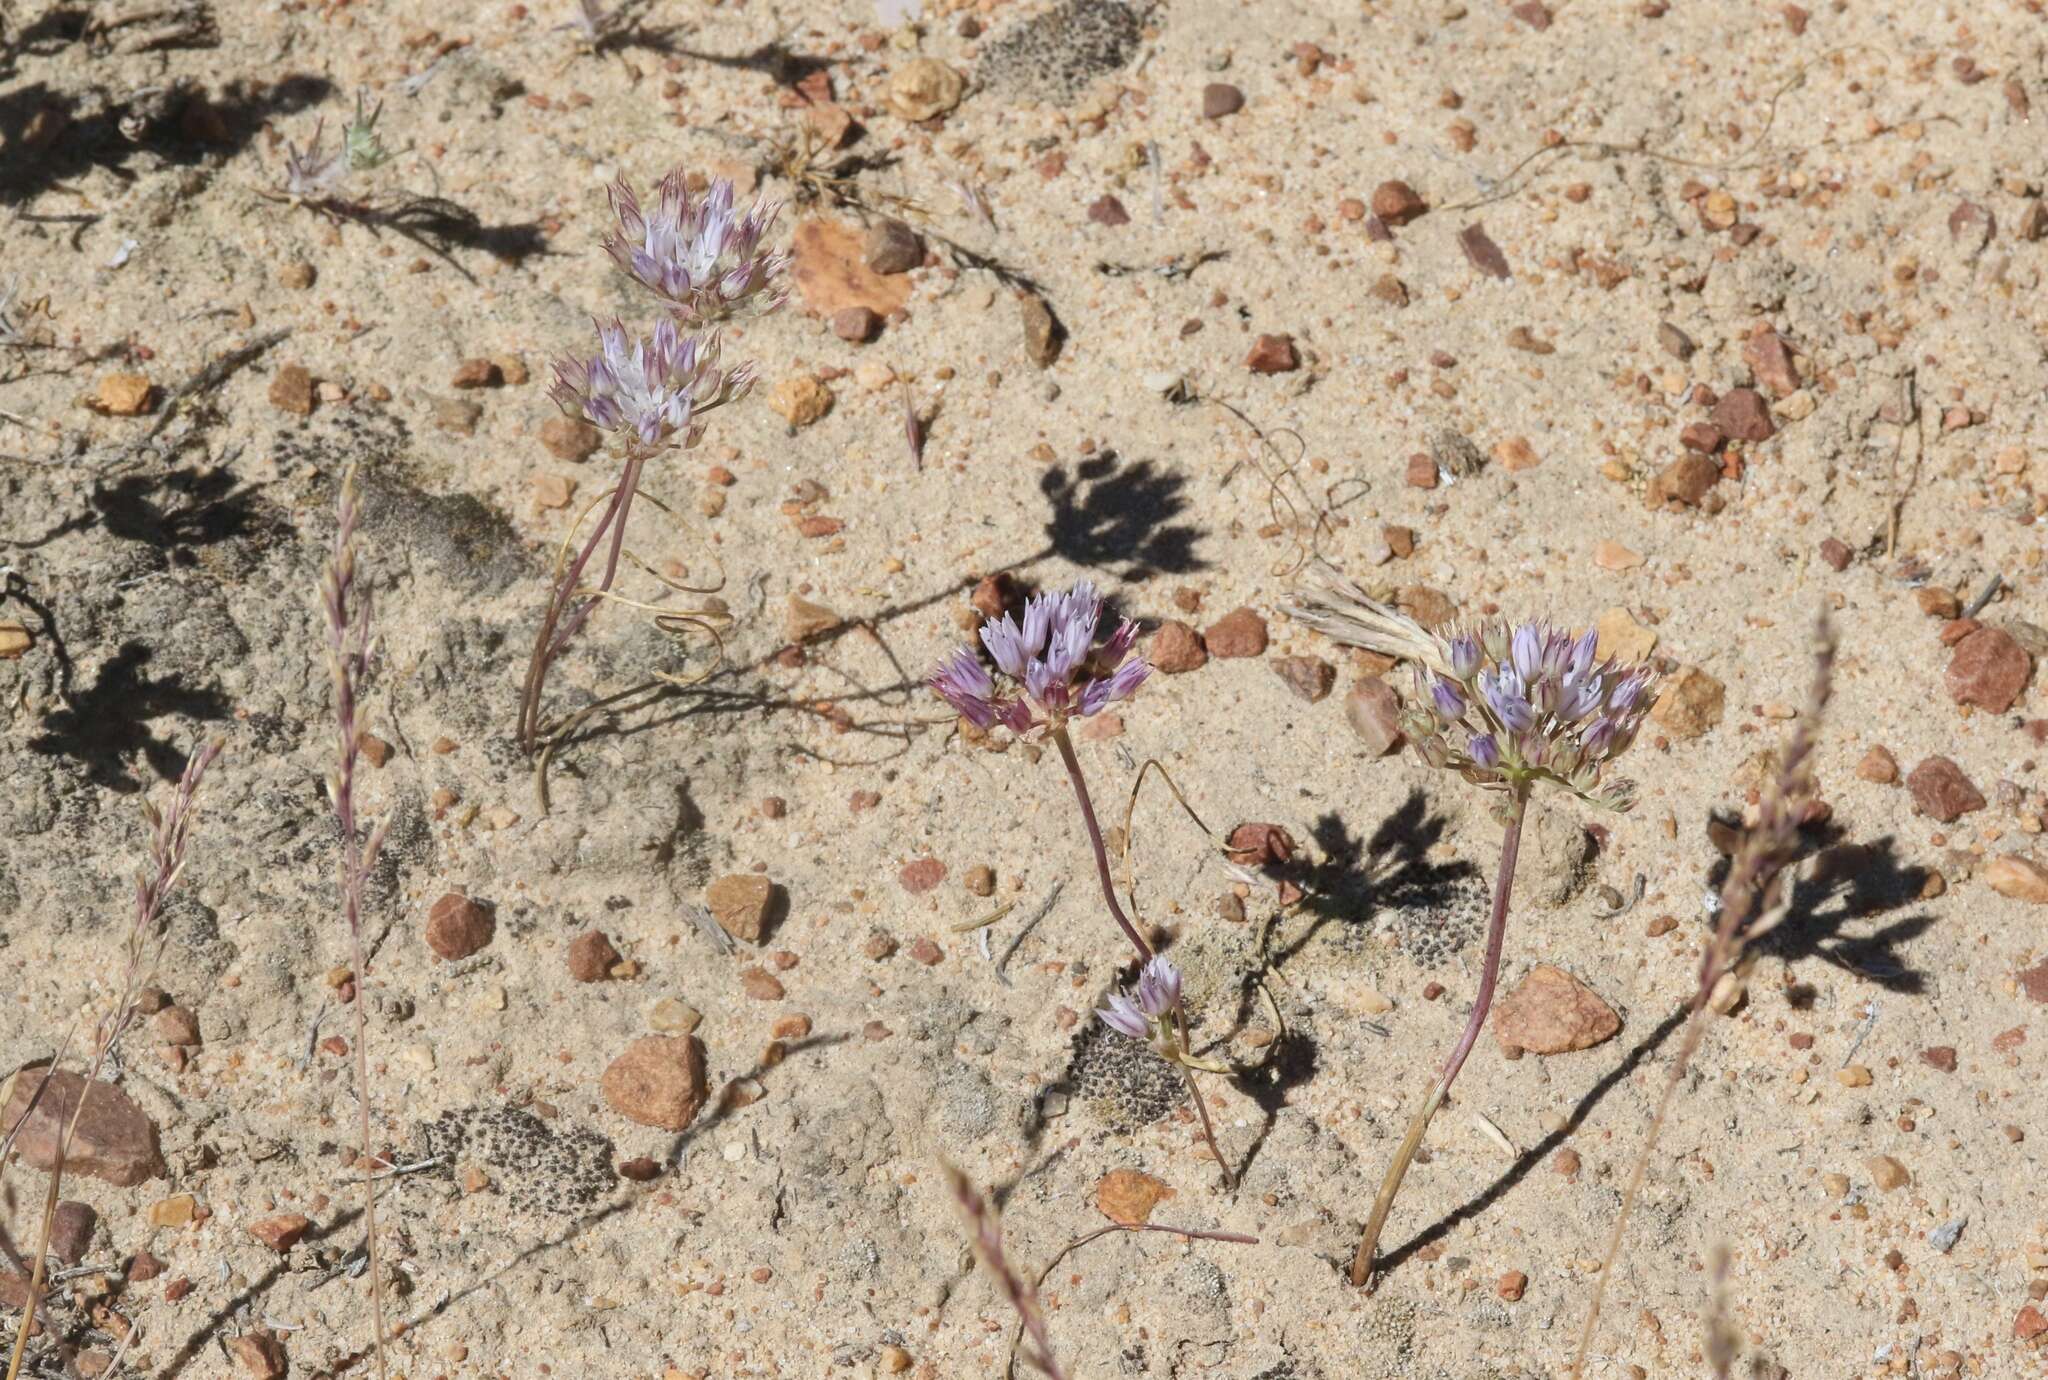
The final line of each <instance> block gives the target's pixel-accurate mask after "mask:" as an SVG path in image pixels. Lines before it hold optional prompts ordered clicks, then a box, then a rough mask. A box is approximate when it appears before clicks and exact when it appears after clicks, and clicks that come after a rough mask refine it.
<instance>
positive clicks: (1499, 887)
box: [1351, 784, 1529, 1285]
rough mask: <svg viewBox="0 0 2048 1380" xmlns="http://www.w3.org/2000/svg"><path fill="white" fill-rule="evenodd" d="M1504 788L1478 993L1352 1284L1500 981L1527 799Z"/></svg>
mask: <svg viewBox="0 0 2048 1380" xmlns="http://www.w3.org/2000/svg"><path fill="white" fill-rule="evenodd" d="M1509 789H1510V791H1511V794H1510V795H1509V797H1508V828H1507V835H1506V837H1504V838H1503V839H1502V840H1501V845H1500V875H1499V876H1498V877H1496V878H1495V879H1494V886H1493V916H1492V919H1491V920H1490V921H1489V922H1488V924H1487V927H1486V963H1485V968H1484V970H1483V971H1482V972H1481V973H1480V976H1479V995H1478V996H1477V997H1476V998H1474V1000H1473V1002H1472V1015H1471V1016H1470V1017H1469V1018H1468V1019H1467V1020H1466V1022H1465V1031H1464V1033H1463V1034H1462V1035H1460V1036H1459V1037H1458V1043H1457V1044H1456V1045H1454V1046H1453V1047H1452V1048H1451V1057H1450V1058H1448V1059H1446V1060H1445V1061H1444V1067H1443V1072H1441V1073H1439V1074H1438V1075H1437V1079H1436V1084H1435V1086H1433V1087H1432V1088H1431V1089H1430V1090H1429V1096H1428V1097H1427V1098H1425V1099H1423V1103H1422V1106H1421V1107H1419V1108H1418V1109H1417V1110H1416V1113H1415V1116H1414V1118H1413V1119H1411V1120H1410V1121H1409V1123H1408V1134H1407V1135H1405V1136H1403V1137H1402V1138H1401V1146H1400V1148H1399V1149H1398V1150H1396V1151H1395V1152H1394V1162H1393V1163H1392V1164H1390V1165H1388V1166H1387V1174H1386V1178H1385V1179H1383V1180H1382V1181H1381V1182H1380V1191H1379V1195H1378V1196H1377V1197H1375V1198H1374V1199H1373V1203H1372V1216H1371V1217H1369V1218H1367V1219H1366V1223H1365V1232H1364V1234H1363V1235H1362V1236H1360V1237H1359V1239H1358V1253H1357V1254H1356V1255H1354V1256H1352V1258H1351V1282H1352V1283H1353V1284H1354V1285H1363V1284H1365V1282H1366V1281H1367V1280H1369V1279H1371V1278H1372V1265H1373V1254H1374V1252H1375V1251H1376V1250H1377V1249H1378V1247H1379V1241H1380V1232H1381V1231H1382V1230H1384V1229H1385V1227H1386V1225H1387V1214H1388V1213H1389V1212H1391V1211H1392V1210H1393V1207H1394V1198H1395V1196H1396V1195H1397V1194H1399V1193H1400V1191H1401V1180H1402V1179H1404V1178H1406V1177H1407V1175H1408V1166H1409V1165H1410V1164H1412V1163H1413V1162H1414V1160H1415V1152H1416V1151H1417V1150H1419V1149H1421V1148H1422V1134H1423V1132H1425V1131H1427V1130H1428V1129H1429V1123H1430V1119H1431V1118H1432V1117H1434V1116H1435V1115H1436V1113H1437V1109H1438V1108H1440V1107H1442V1106H1443V1104H1444V1099H1445V1098H1446V1097H1448V1096H1449V1095H1450V1091H1451V1082H1452V1080H1453V1079H1455V1078H1457V1076H1458V1070H1460V1069H1462V1068H1464V1067H1465V1057H1466V1056H1467V1055H1469V1054H1470V1053H1471V1052H1472V1046H1473V1045H1474V1044H1476V1043H1478V1040H1479V1032H1480V1031H1481V1030H1483V1029H1485V1028H1486V1013H1487V1012H1488V1011H1489V1010H1490V1009H1492V1006H1493V992H1494V988H1495V987H1496V986H1497V985H1498V984H1499V982H1500V955H1501V947H1502V941H1503V940H1505V939H1506V937H1507V928H1508V893H1509V892H1510V891H1511V890H1512V889H1513V887H1514V884H1515V860H1516V857H1517V856H1518V855H1519V853H1520V851H1521V846H1522V816H1523V814H1524V813H1525V810H1526V807H1527V805H1528V799H1529V788H1528V787H1527V786H1526V785H1522V784H1516V785H1513V786H1511V787H1510V788H1509Z"/></svg>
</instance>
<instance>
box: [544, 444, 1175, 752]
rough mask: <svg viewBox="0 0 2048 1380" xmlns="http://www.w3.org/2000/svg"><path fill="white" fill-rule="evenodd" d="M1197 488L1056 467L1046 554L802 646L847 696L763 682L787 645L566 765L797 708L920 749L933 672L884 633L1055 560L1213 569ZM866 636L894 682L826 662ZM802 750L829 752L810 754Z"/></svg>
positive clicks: (1141, 466) (627, 720) (1117, 464)
mask: <svg viewBox="0 0 2048 1380" xmlns="http://www.w3.org/2000/svg"><path fill="white" fill-rule="evenodd" d="M1186 487H1187V479H1186V477H1185V476H1183V475H1181V474H1180V473H1178V472H1176V471H1174V470H1170V469H1167V468H1165V467H1164V466H1161V465H1158V464H1155V463H1154V462H1152V461H1149V460H1141V461H1133V462H1125V461H1122V460H1120V459H1119V458H1118V457H1117V456H1115V455H1114V454H1106V455H1101V456H1096V457H1094V458H1092V459H1090V460H1088V461H1086V462H1084V463H1082V464H1081V465H1079V466H1077V467H1076V468H1075V469H1074V470H1073V471H1072V472H1071V473H1070V472H1069V471H1067V470H1066V469H1065V468H1063V467H1058V466H1056V467H1054V468H1053V469H1050V470H1048V471H1046V473H1045V475H1044V476H1043V477H1042V478H1041V480H1040V482H1039V489H1040V491H1041V492H1042V493H1043V494H1044V495H1045V496H1046V498H1047V500H1048V503H1049V505H1050V508H1051V511H1050V513H1049V514H1048V515H1047V518H1046V522H1045V536H1046V541H1045V544H1044V545H1043V546H1042V547H1040V548H1039V549H1038V550H1036V551H1033V552H1031V553H1030V554H1028V555H1025V556H1021V557H1018V558H1016V559H1014V560H1012V561H1009V562H1007V563H1006V564H1004V565H1002V566H1000V567H998V568H996V569H993V570H990V571H988V572H986V576H967V577H963V578H962V579H959V580H956V581H953V582H951V583H949V584H946V585H943V586H941V587H940V588H938V589H937V590H935V591H934V592H933V593H930V594H927V595H925V596H923V597H921V598H917V599H911V600H908V601H905V602H901V603H897V604H892V605H889V606H888V607H886V608H883V609H879V610H877V611H876V612H874V613H871V614H868V615H866V616H864V617H861V618H857V619H848V620H846V621H845V622H843V623H841V624H840V625H839V626H837V627H835V628H832V629H830V630H828V631H826V632H824V633H821V634H819V635H818V636H816V637H814V638H812V639H811V640H809V641H808V642H806V643H804V644H803V647H802V648H801V649H800V650H801V651H802V652H803V654H804V657H805V661H804V662H803V663H800V664H805V665H810V666H812V667H814V668H815V669H817V670H819V671H822V672H823V673H825V674H828V675H831V676H834V677H837V678H839V679H840V680H842V681H843V682H844V683H845V684H844V689H843V690H841V691H840V692H837V693H834V694H832V695H831V696H829V701H828V699H827V697H825V696H803V697H800V696H795V695H790V694H788V693H785V692H783V691H781V690H780V689H778V688H776V687H774V686H772V685H769V684H765V683H763V680H762V676H763V673H765V672H767V671H769V670H770V668H771V667H773V666H776V665H777V664H780V663H781V662H783V661H784V659H785V658H786V657H787V654H788V652H789V649H788V648H786V647H783V648H777V649H776V650H775V651H774V652H771V653H768V654H766V655H763V656H761V657H758V658H756V659H755V660H753V661H751V662H748V663H746V664H744V665H739V666H734V667H731V668H729V669H727V670H724V671H720V672H719V673H717V674H716V675H714V676H713V677H712V678H711V679H709V680H708V681H706V682H705V683H704V684H702V685H696V686H689V687H680V686H674V685H669V684H666V683H662V682H656V683H654V684H652V685H648V686H644V687H641V688H640V689H639V690H636V691H630V692H627V693H626V694H625V695H622V696H621V697H620V698H619V699H618V700H617V702H616V703H615V704H614V705H612V706H611V707H610V708H609V711H608V712H607V713H605V714H602V715H593V716H592V717H591V718H590V720H589V721H588V722H587V723H586V724H585V725H583V726H582V727H580V728H578V729H576V730H575V731H574V732H572V733H570V734H569V735H567V736H566V737H565V738H564V739H563V740H562V741H561V742H560V743H559V744H558V760H557V763H556V766H555V768H554V769H555V770H557V771H560V772H562V773H564V774H565V775H570V776H574V775H575V774H576V767H575V765H574V762H573V759H568V760H563V759H561V758H560V757H559V754H560V753H562V752H566V751H567V750H568V749H570V748H572V747H575V746H577V745H580V744H584V743H589V742H592V741H596V740H599V739H604V738H611V737H629V736H632V735H635V734H639V733H646V732H652V731H656V730H659V729H663V728H667V727H670V726H673V725H675V724H677V723H681V722H685V721H687V720H691V719H697V718H702V717H707V716H719V715H739V714H778V713H796V714H803V715H807V716H810V717H815V718H821V719H823V720H824V721H825V722H827V723H829V724H830V725H831V726H832V727H833V728H834V730H835V731H838V732H852V733H859V734H864V735H869V736H878V737H881V738H885V739H888V740H890V741H891V742H892V743H893V744H894V746H892V747H891V749H890V750H889V752H888V753H887V754H886V756H887V757H893V756H896V755H899V754H900V753H901V752H903V751H906V750H907V749H908V745H909V740H910V737H911V735H912V734H913V732H915V731H916V730H917V729H918V728H920V727H923V726H926V725H928V724H929V723H933V722H937V721H938V717H939V716H938V715H937V714H936V712H935V713H934V714H933V715H930V716H914V710H915V709H916V707H917V696H918V692H919V691H920V690H921V688H922V687H923V684H924V680H923V670H924V668H923V667H921V666H920V667H916V668H913V667H911V666H908V665H906V664H905V663H904V662H903V660H902V659H901V658H899V657H898V656H897V655H896V653H895V651H894V650H893V649H892V648H891V647H890V645H889V643H888V640H887V639H886V637H885V636H884V634H883V630H884V629H885V628H887V627H888V626H889V625H890V624H892V623H895V622H897V621H898V620H900V619H903V618H906V617H909V616H911V615H913V614H917V613H921V612H923V611H924V610H926V609H929V608H931V607H933V606H934V605H937V604H941V603H944V602H945V601H947V600H949V599H957V598H960V597H961V596H962V595H964V594H967V593H968V592H970V591H971V590H973V589H974V587H975V585H976V584H977V583H978V582H979V580H980V579H982V578H985V577H993V576H1010V577H1016V576H1021V575H1023V574H1025V573H1026V572H1028V571H1030V570H1031V569H1033V568H1034V567H1036V566H1039V565H1042V564H1044V563H1045V562H1047V561H1054V560H1057V561H1062V562H1065V563H1067V564H1070V565H1074V566H1079V567H1081V568H1082V569H1084V570H1107V571H1109V572H1111V573H1112V574H1114V575H1115V576H1116V577H1117V578H1119V579H1123V580H1131V581H1136V580H1143V579H1146V578H1149V577H1150V576H1153V575H1156V574H1189V573H1192V572H1194V571H1197V570H1201V569H1204V568H1206V565H1207V562H1205V561H1204V560H1203V559H1202V558H1201V556H1200V554H1199V552H1198V550H1197V546H1198V543H1199V542H1200V540H1201V538H1202V536H1203V532H1202V529H1201V528H1199V527H1196V526H1193V525H1191V524H1188V523H1183V522H1180V521H1178V519H1179V518H1180V516H1181V514H1183V513H1184V512H1186V511H1187V509H1188V507H1189V505H1190V500H1189V498H1188V496H1187V493H1186ZM855 634H859V635H862V636H864V637H866V638H867V639H869V640H870V641H871V642H873V643H874V645H875V646H877V647H879V648H880V649H881V651H882V654H883V656H884V658H886V660H887V661H888V663H889V668H890V671H891V672H892V673H893V679H890V680H888V681H886V682H885V683H879V684H870V683H867V682H865V681H863V680H861V679H860V678H859V677H857V676H855V675H854V674H853V673H852V672H849V671H846V670H844V669H842V668H840V667H837V666H833V665H829V664H826V663H824V662H821V661H818V660H816V659H815V658H814V656H813V654H814V653H815V652H817V651H818V650H820V649H822V648H824V647H827V646H830V645H832V644H833V643H836V642H838V641H840V640H842V639H844V638H847V637H850V636H853V635H855ZM861 704H872V705H879V706H883V707H884V708H887V709H890V710H894V711H898V712H896V713H894V714H891V715H888V716H886V717H876V718H869V719H861V718H857V717H855V716H853V715H852V714H851V713H850V712H849V711H848V708H847V707H848V706H852V705H861ZM948 721H950V720H948ZM792 751H799V752H803V753H806V754H808V755H812V756H821V754H817V753H814V752H812V751H811V750H810V749H806V748H793V749H792ZM824 760H837V759H824ZM877 760H886V757H885V758H884V759H877ZM867 764H868V765H873V764H874V763H873V762H868V763H867ZM848 765H851V763H848Z"/></svg>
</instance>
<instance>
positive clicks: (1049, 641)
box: [927, 580, 1152, 733]
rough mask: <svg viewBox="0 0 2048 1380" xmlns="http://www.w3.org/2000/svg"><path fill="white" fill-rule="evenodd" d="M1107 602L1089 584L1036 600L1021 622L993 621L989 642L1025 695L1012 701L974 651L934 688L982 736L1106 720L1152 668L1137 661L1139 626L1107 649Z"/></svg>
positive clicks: (1120, 631)
mask: <svg viewBox="0 0 2048 1380" xmlns="http://www.w3.org/2000/svg"><path fill="white" fill-rule="evenodd" d="M1101 621H1102V596H1101V595H1100V594H1098V593H1096V591H1095V586H1094V585H1092V584H1090V583H1089V582H1088V581H1086V580H1083V581H1081V582H1080V583H1079V584H1077V585H1075V586H1074V587H1073V588H1072V589H1069V590H1063V591H1061V592H1059V593H1056V594H1054V593H1048V594H1038V595H1034V596H1032V598H1031V599H1030V600H1028V601H1027V602H1026V603H1025V605H1024V617H1023V620H1022V621H1021V622H1019V621H1018V620H1017V619H1015V618H1012V617H1010V616H1009V615H1007V614H1006V615H1003V616H1001V617H997V618H991V619H989V620H987V621H986V622H985V623H983V624H982V626H981V642H982V645H983V646H984V647H986V648H987V649H988V654H989V657H990V659H991V660H993V661H994V662H995V664H996V669H997V670H998V671H999V672H1001V673H1002V676H1003V678H1004V680H1005V681H1007V682H1009V683H1010V684H1011V685H1012V686H1014V687H1017V688H1020V689H1021V690H1022V692H1023V693H1022V694H1015V693H1009V694H1006V693H1004V691H1003V690H1002V689H1001V688H999V687H998V685H997V683H996V680H995V678H994V677H992V676H991V675H990V674H989V673H988V671H987V669H986V668H985V667H983V666H982V664H981V662H980V660H979V659H978V658H976V656H975V655H974V652H973V650H972V649H971V648H962V649H961V650H960V651H958V652H956V653H954V654H953V656H952V657H951V658H949V659H948V660H947V661H945V662H944V663H942V664H941V665H940V666H939V668H938V670H936V671H934V672H933V673H932V674H931V676H930V678H929V680H928V682H927V683H928V684H929V685H930V686H931V688H932V689H933V691H935V692H936V693H937V694H938V695H939V697H940V698H941V699H943V700H945V701H946V703H948V704H950V705H952V706H953V708H955V709H956V710H958V711H959V712H960V714H961V716H962V717H963V718H965V719H966V720H967V721H968V722H970V723H972V724H973V725H975V727H977V728H987V727H989V726H990V725H991V724H995V723H1001V724H1004V725H1005V726H1007V727H1008V728H1010V729H1011V730H1012V731H1013V732H1017V733H1023V732H1025V731H1027V730H1029V729H1032V728H1036V727H1040V726H1046V725H1059V724H1063V723H1065V722H1066V721H1067V720H1069V719H1076V718H1087V717H1088V716H1090V715H1092V714H1099V713H1101V712H1102V710H1104V709H1106V708H1108V707H1109V706H1110V705H1112V704H1114V703H1116V702H1117V701H1118V700H1125V699H1129V698H1130V697H1131V695H1132V694H1133V693H1135V692H1136V690H1137V688H1138V687H1139V686H1140V685H1142V684H1144V681H1145V677H1146V676H1148V675H1149V674H1151V671H1152V667H1151V665H1150V664H1149V663H1147V662H1146V661H1145V659H1144V658H1143V657H1138V656H1133V655H1132V654H1131V648H1132V646H1133V645H1134V644H1135V643H1136V641H1137V638H1138V625H1137V624H1135V623H1133V622H1131V621H1130V620H1129V619H1125V620H1123V621H1122V622H1121V623H1120V624H1119V625H1118V626H1117V628H1116V631H1114V632H1113V633H1111V634H1110V636H1109V638H1108V640H1106V641H1105V642H1103V643H1102V644H1101V645H1100V646H1097V645H1096V643H1095V628H1096V624H1098V623H1099V622H1101Z"/></svg>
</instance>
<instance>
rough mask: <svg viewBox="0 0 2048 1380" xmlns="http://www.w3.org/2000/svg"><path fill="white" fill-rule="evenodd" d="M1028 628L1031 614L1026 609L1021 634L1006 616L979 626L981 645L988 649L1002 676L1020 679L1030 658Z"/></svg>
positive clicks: (1029, 634)
mask: <svg viewBox="0 0 2048 1380" xmlns="http://www.w3.org/2000/svg"><path fill="white" fill-rule="evenodd" d="M1030 628H1031V613H1030V610H1029V609H1028V608H1027V609H1026V610H1025V613H1024V631H1022V632H1019V631H1018V629H1017V624H1016V623H1015V622H1014V621H1013V620H1012V619H1011V618H1010V616H1009V615H1008V614H1004V615H1003V616H1002V617H1001V618H991V619H989V620H988V621H987V622H986V623H983V624H982V625H981V641H982V645H983V646H985V647H987V648H988V654H989V655H990V656H992V657H994V658H995V659H996V665H998V666H1000V667H1001V668H1002V670H1003V674H1004V675H1006V676H1011V677H1014V678H1018V679H1022V677H1023V675H1024V667H1025V663H1026V662H1027V661H1029V659H1030V656H1031V645H1030V643H1031V633H1030Z"/></svg>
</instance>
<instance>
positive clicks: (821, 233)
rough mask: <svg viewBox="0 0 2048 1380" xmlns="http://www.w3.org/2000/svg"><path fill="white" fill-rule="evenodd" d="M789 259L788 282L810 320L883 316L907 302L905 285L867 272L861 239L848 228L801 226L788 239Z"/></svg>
mask: <svg viewBox="0 0 2048 1380" xmlns="http://www.w3.org/2000/svg"><path fill="white" fill-rule="evenodd" d="M790 255H791V258H790V266H789V273H790V277H792V278H793V279H795V280H796V286H797V291H798V292H799V293H800V294H801V295H802V297H803V301H804V306H805V307H806V308H807V309H808V310H809V311H810V312H811V313H812V314H813V315H815V316H820V317H825V318H828V319H829V318H830V317H832V316H833V315H834V314H835V313H838V312H841V311H844V310H846V309H847V308H848V307H866V308H867V309H868V310H869V311H872V312H873V313H875V315H877V316H887V315H889V314H890V313H891V312H894V311H899V310H901V309H902V307H903V304H904V303H905V302H907V301H909V300H910V285H911V284H910V279H909V278H907V277H904V276H902V275H900V274H888V275H885V274H880V273H877V272H875V271H874V270H873V269H871V268H869V267H868V265H867V254H866V237H865V236H864V235H863V234H862V233H861V232H860V231H859V230H858V229H856V228H854V227H853V226H851V225H847V224H845V223H843V222H840V221H836V220H825V219H814V220H807V221H804V222H803V223H801V224H800V225H798V226H797V227H796V231H795V233H794V234H792V235H791V236H790Z"/></svg>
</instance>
